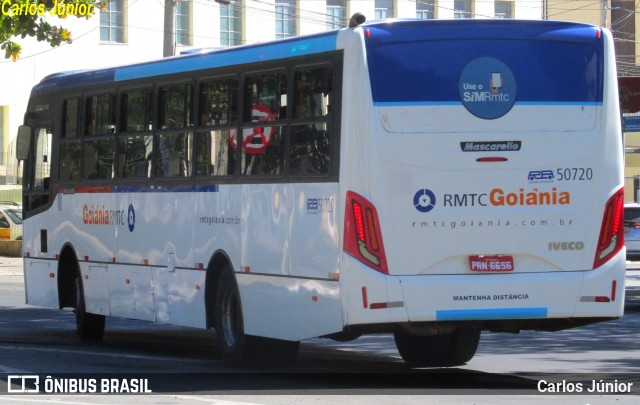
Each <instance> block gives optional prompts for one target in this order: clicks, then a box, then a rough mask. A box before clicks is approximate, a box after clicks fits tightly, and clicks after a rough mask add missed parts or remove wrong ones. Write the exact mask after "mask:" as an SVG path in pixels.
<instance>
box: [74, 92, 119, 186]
mask: <svg viewBox="0 0 640 405" xmlns="http://www.w3.org/2000/svg"><path fill="white" fill-rule="evenodd" d="M115 102H116V97H115V94H111V93H109V94H100V95H95V96H89V97H87V98H86V101H85V107H86V108H85V121H84V123H85V132H84V135H85V137H84V140H83V141H84V142H83V150H84V153H83V159H82V174H83V178H85V179H88V180H93V179H110V178H112V177H113V174H114V163H115V145H116V142H115V132H116V112H115ZM90 137H94V138H93V139H87V138H90Z"/></svg>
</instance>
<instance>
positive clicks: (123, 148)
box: [118, 89, 153, 179]
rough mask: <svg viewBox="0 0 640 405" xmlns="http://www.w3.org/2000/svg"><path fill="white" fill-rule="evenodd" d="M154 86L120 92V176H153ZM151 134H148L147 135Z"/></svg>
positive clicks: (128, 177)
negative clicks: (152, 88) (152, 87)
mask: <svg viewBox="0 0 640 405" xmlns="http://www.w3.org/2000/svg"><path fill="white" fill-rule="evenodd" d="M151 131H153V90H151V89H131V90H126V91H124V92H122V94H121V95H120V136H119V141H118V155H119V156H118V177H121V178H127V179H130V178H144V177H150V176H151V159H152V152H153V136H152V135H151ZM145 134H148V135H145Z"/></svg>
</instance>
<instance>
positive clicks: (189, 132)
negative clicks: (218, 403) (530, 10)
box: [18, 20, 625, 366]
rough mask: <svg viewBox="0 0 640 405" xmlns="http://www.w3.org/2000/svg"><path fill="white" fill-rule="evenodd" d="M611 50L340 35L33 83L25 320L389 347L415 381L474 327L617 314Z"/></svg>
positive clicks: (257, 356) (511, 34) (401, 25)
mask: <svg viewBox="0 0 640 405" xmlns="http://www.w3.org/2000/svg"><path fill="white" fill-rule="evenodd" d="M622 145H623V140H622V134H621V128H620V114H619V105H618V89H617V81H616V64H615V59H614V47H613V40H612V36H611V34H610V32H609V31H607V30H605V29H601V28H599V27H595V26H590V25H584V24H575V23H568V22H550V21H504V20H503V21H489V20H482V21H481V20H473V21H472V20H465V21H381V22H372V23H364V22H363V21H361V20H360V21H358V22H356V23H354V24H353V25H352V26H351V27H349V28H346V29H342V30H337V31H332V32H327V33H322V34H317V35H311V36H303V37H296V38H290V39H285V40H280V41H275V42H269V43H263V44H258V45H251V46H242V47H237V48H232V49H226V50H221V51H220V50H218V51H202V52H196V53H192V54H189V55H182V56H179V57H173V58H167V59H162V60H157V61H152V62H148V63H141V64H136V65H131V66H123V67H116V68H109V69H102V70H94V71H78V72H67V73H60V74H55V75H51V76H49V77H46V78H45V79H43V80H42V81H41V82H40V83H39V84H37V85H36V86H35V87H34V88H33V90H32V93H31V98H30V102H29V105H28V111H27V112H26V114H25V119H24V125H23V126H21V128H20V130H19V139H18V155H19V158H20V159H21V160H23V161H24V162H23V163H24V165H23V166H24V179H23V184H24V201H23V204H24V213H25V224H24V242H23V243H24V248H23V249H24V271H25V283H26V300H27V303H28V304H31V305H36V306H43V307H52V308H74V309H75V312H76V320H77V330H78V333H79V334H80V336H81V337H82V338H92V339H99V338H100V337H101V336H102V335H103V333H104V325H105V316H116V317H123V318H133V319H142V320H149V321H154V322H159V323H168V324H176V325H185V326H190V327H195V328H203V329H204V328H212V329H215V331H216V334H215V335H216V340H217V342H218V344H219V346H220V350H221V353H222V357H223V359H224V360H225V361H226V362H228V363H230V364H236V365H237V364H240V365H249V364H261V363H264V362H269V361H278V362H281V361H283V360H286V359H289V360H290V359H292V358H293V357H294V355H295V353H296V352H297V349H298V345H299V342H300V341H301V340H304V339H309V338H314V337H330V338H334V339H338V340H344V339H354V338H357V337H358V336H360V335H362V334H368V333H393V334H394V335H395V341H396V344H397V347H398V350H399V352H400V354H401V356H402V357H403V358H404V359H405V360H406V361H407V362H408V363H410V364H412V365H416V366H429V365H457V364H462V363H465V362H467V361H469V360H470V359H471V358H472V357H473V356H474V354H475V352H476V349H477V346H478V341H479V339H480V332H481V331H494V332H518V331H521V330H540V331H557V330H562V329H567V328H573V327H576V326H581V325H587V324H591V323H595V322H600V321H606V320H611V319H616V318H618V317H620V316H622V314H623V308H624V279H625V251H624V244H623V226H622V215H623V146H622Z"/></svg>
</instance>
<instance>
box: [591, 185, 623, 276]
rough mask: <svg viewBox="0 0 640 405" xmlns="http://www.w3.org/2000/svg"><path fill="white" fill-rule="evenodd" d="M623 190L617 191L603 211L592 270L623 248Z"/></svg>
mask: <svg viewBox="0 0 640 405" xmlns="http://www.w3.org/2000/svg"><path fill="white" fill-rule="evenodd" d="M623 224H624V189H620V190H618V192H617V193H615V194H614V195H613V196H612V197H611V198H610V199H609V201H607V204H606V206H605V209H604V215H603V218H602V227H601V228H600V238H598V249H597V250H596V257H595V259H594V261H593V268H594V269H595V268H597V267H600V266H602V265H603V264H605V263H606V262H607V261H608V260H609V259H611V258H612V257H613V256H615V255H616V253H618V252H619V251H620V250H621V249H622V247H623V246H624V226H623Z"/></svg>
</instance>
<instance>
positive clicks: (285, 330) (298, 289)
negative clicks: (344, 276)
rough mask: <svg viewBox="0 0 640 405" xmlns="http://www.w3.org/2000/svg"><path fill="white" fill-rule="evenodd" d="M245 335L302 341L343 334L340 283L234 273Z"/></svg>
mask: <svg viewBox="0 0 640 405" xmlns="http://www.w3.org/2000/svg"><path fill="white" fill-rule="evenodd" d="M236 278H237V280H238V288H239V290H240V296H241V301H242V314H243V317H244V325H245V326H244V328H245V333H246V334H248V335H256V336H264V337H270V338H277V339H284V340H292V341H295V340H303V339H308V338H312V337H317V336H322V335H327V334H330V333H334V332H339V331H341V330H342V316H341V308H342V307H341V302H340V288H339V283H338V282H336V281H329V280H317V279H301V278H291V277H272V276H264V275H255V274H248V273H236Z"/></svg>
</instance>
